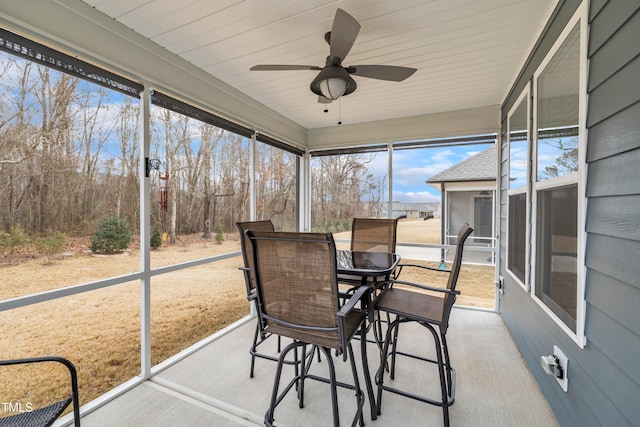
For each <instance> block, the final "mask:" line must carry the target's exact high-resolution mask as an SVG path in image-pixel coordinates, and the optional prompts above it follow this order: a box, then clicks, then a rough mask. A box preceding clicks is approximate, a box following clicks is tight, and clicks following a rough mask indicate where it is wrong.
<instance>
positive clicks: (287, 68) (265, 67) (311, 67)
mask: <svg viewBox="0 0 640 427" xmlns="http://www.w3.org/2000/svg"><path fill="white" fill-rule="evenodd" d="M321 69H322V68H320V67H317V66H315V65H254V66H253V67H251V68H249V70H251V71H296V70H321Z"/></svg>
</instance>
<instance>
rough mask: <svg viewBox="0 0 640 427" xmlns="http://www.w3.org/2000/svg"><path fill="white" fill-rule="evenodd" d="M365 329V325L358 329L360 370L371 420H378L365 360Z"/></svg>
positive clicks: (367, 365) (366, 359)
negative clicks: (362, 374) (362, 372)
mask: <svg viewBox="0 0 640 427" xmlns="http://www.w3.org/2000/svg"><path fill="white" fill-rule="evenodd" d="M366 334H367V327H366V326H365V325H363V326H362V328H360V352H361V355H362V369H363V371H364V383H365V385H366V387H367V396H368V398H369V406H370V408H371V419H372V420H375V419H377V418H378V408H377V405H376V399H375V396H374V393H373V385H372V384H371V373H370V370H369V360H368V358H367V339H366V338H367V337H366Z"/></svg>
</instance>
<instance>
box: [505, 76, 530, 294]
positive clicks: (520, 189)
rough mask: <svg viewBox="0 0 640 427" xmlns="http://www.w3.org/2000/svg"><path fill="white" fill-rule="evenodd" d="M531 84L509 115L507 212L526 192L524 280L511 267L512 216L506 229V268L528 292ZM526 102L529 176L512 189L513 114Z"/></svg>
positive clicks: (508, 219)
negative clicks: (518, 197)
mask: <svg viewBox="0 0 640 427" xmlns="http://www.w3.org/2000/svg"><path fill="white" fill-rule="evenodd" d="M529 86H530V85H527V87H526V89H525V90H524V91H523V92H522V94H520V96H519V97H518V99H517V100H516V102H515V103H514V104H513V106H512V107H511V110H509V114H508V115H507V212H510V204H511V196H515V195H519V194H523V193H524V194H525V205H526V207H525V210H526V219H525V222H526V230H525V243H524V244H525V255H524V259H525V272H524V282H522V281H521V280H520V278H519V277H518V276H517V275H516V274H515V273H514V272H512V271H511V270H510V269H509V254H510V252H509V246H508V245H509V229H510V228H509V224H510V220H511V217H510V216H509V217H508V218H507V231H506V242H507V251H506V254H507V255H506V258H507V262H506V268H505V270H506V271H507V273H508V274H509V276H511V277H512V278H513V280H515V282H516V283H517V284H519V285H520V286H521V287H522V289H524V290H525V291H526V292H529V291H530V290H531V282H530V275H531V268H530V264H531V263H530V260H531V253H530V252H531V245H530V244H529V242H531V147H532V145H531V141H532V138H531V120H530V118H531V91H530V89H529ZM523 101H524V102H526V115H527V160H526V162H527V177H526V180H527V181H526V183H525V185H524V186H522V187H518V188H514V189H511V188H509V182H511V138H510V135H511V116H513V114H514V113H515V111H516V109H517V108H518V107H520V104H521V103H522V102H523Z"/></svg>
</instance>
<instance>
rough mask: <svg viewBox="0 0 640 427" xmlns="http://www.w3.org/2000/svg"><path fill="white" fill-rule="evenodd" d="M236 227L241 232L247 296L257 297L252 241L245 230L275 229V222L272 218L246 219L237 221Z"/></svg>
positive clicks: (249, 297) (250, 297)
mask: <svg viewBox="0 0 640 427" xmlns="http://www.w3.org/2000/svg"><path fill="white" fill-rule="evenodd" d="M236 227H238V231H239V232H240V246H241V248H242V259H243V260H244V267H245V275H244V280H245V284H246V285H247V298H248V299H250V300H251V299H253V298H255V288H256V279H255V276H254V273H253V254H252V253H251V242H249V237H248V236H247V235H246V233H245V231H247V230H255V231H274V228H273V223H272V222H271V220H270V219H268V220H266V221H244V222H236Z"/></svg>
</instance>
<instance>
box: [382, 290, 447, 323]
mask: <svg viewBox="0 0 640 427" xmlns="http://www.w3.org/2000/svg"><path fill="white" fill-rule="evenodd" d="M376 308H377V309H378V310H384V311H387V312H389V313H392V314H395V315H398V316H401V317H404V318H407V319H411V320H416V321H421V322H429V323H432V324H435V325H440V324H441V323H442V319H443V315H444V298H442V297H440V296H435V295H429V294H423V293H418V292H411V291H407V290H404V289H399V288H391V289H388V290H387V291H386V292H385V293H383V294H382V295H381V296H380V297H379V299H378V300H377V301H376Z"/></svg>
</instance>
